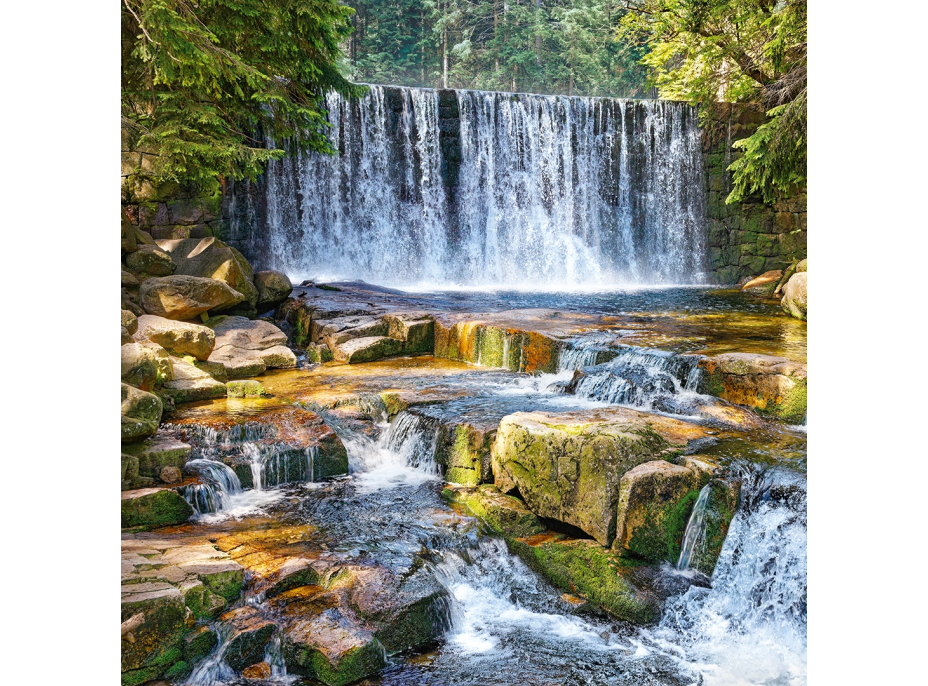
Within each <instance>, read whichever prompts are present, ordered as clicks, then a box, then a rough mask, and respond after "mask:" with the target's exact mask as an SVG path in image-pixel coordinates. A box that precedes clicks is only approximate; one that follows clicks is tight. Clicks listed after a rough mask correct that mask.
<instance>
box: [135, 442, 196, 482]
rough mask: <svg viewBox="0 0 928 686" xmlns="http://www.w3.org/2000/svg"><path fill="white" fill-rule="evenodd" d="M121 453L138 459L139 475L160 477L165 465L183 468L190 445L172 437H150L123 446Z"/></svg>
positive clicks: (188, 454)
mask: <svg viewBox="0 0 928 686" xmlns="http://www.w3.org/2000/svg"><path fill="white" fill-rule="evenodd" d="M122 451H123V453H125V454H127V455H132V456H133V457H135V458H137V459H138V471H139V474H140V475H141V476H149V477H152V478H160V475H161V472H162V471H163V470H164V469H165V468H166V467H175V468H177V469H183V467H184V465H185V464H187V458H188V457H189V456H190V446H189V445H187V444H186V443H182V442H181V441H178V440H175V439H173V438H166V437H152V438H149V439H146V440H144V441H142V442H141V443H134V444H132V445H126V446H123V449H122Z"/></svg>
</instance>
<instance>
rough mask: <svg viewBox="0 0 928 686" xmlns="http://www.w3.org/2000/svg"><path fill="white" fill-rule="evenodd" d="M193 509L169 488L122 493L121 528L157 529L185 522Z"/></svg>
mask: <svg viewBox="0 0 928 686" xmlns="http://www.w3.org/2000/svg"><path fill="white" fill-rule="evenodd" d="M192 515H193V508H191V507H190V504H189V503H188V502H187V501H186V500H184V499H183V498H182V497H181V495H180V494H179V493H178V492H177V491H175V490H172V489H169V488H162V489H158V488H146V489H142V490H139V491H124V492H123V497H122V526H123V527H134V526H146V527H151V528H155V527H159V526H169V525H171V524H181V523H183V522H186V521H187V520H188V519H189V518H190V517H191V516H192Z"/></svg>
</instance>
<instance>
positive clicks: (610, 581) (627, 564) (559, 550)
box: [508, 534, 660, 624]
mask: <svg viewBox="0 0 928 686" xmlns="http://www.w3.org/2000/svg"><path fill="white" fill-rule="evenodd" d="M508 543H509V547H510V550H512V552H513V553H515V554H516V555H518V556H519V557H521V558H522V560H523V561H525V563H526V564H527V565H528V566H529V567H531V568H532V569H534V570H535V571H536V572H538V573H539V574H541V575H542V576H543V577H545V578H546V579H547V580H548V581H549V582H551V584H552V585H553V586H555V587H556V588H558V589H560V590H562V591H567V592H568V593H578V594H580V595H582V596H583V597H584V598H586V599H587V600H589V601H590V602H591V603H593V604H594V605H596V606H597V607H599V608H601V609H602V610H605V611H606V612H607V613H609V614H610V615H612V616H613V617H616V618H617V619H621V620H624V621H627V622H632V623H634V624H648V623H650V622H652V621H654V620H655V619H657V618H658V617H659V616H660V607H659V603H658V602H656V601H655V599H654V598H653V597H652V596H650V595H649V594H648V593H643V592H641V591H639V589H638V588H637V587H636V586H635V584H634V583H632V582H631V581H630V580H629V578H628V577H629V576H631V573H632V572H633V571H634V568H635V567H636V566H637V565H638V564H640V563H637V562H633V561H630V560H627V559H625V558H623V557H621V556H620V555H618V554H616V553H614V552H611V551H609V550H608V549H606V548H603V547H602V546H600V545H597V543H596V542H595V541H590V540H584V539H579V540H578V539H567V538H565V537H564V536H561V535H559V534H553V535H552V534H541V535H538V536H531V537H528V538H520V539H510V540H509V541H508Z"/></svg>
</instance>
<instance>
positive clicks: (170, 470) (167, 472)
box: [158, 467, 184, 484]
mask: <svg viewBox="0 0 928 686" xmlns="http://www.w3.org/2000/svg"><path fill="white" fill-rule="evenodd" d="M158 478H159V479H161V480H162V481H163V482H164V483H166V484H176V483H180V481H181V479H183V478H184V474H183V472H181V471H180V469H178V468H177V467H162V468H161V471H160V472H158Z"/></svg>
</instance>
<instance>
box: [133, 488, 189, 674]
mask: <svg viewBox="0 0 928 686" xmlns="http://www.w3.org/2000/svg"><path fill="white" fill-rule="evenodd" d="M175 495H176V494H175ZM178 497H179V496H178ZM121 616H122V628H123V631H122V651H121V653H122V672H123V683H126V682H127V677H128V680H129V683H142V682H144V681H149V680H151V679H154V678H157V677H158V676H159V675H160V674H162V673H163V672H164V670H165V669H166V668H167V667H168V666H170V664H171V663H173V662H175V661H176V660H177V658H179V657H180V656H181V645H182V640H183V637H184V634H185V633H186V632H187V623H186V609H185V607H184V597H183V595H182V594H181V592H180V590H179V589H177V588H175V587H174V586H172V585H171V584H169V583H167V582H163V581H160V582H159V581H149V582H143V583H134V584H126V585H123V586H122V608H121Z"/></svg>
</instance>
